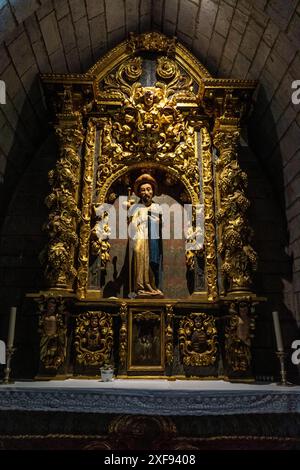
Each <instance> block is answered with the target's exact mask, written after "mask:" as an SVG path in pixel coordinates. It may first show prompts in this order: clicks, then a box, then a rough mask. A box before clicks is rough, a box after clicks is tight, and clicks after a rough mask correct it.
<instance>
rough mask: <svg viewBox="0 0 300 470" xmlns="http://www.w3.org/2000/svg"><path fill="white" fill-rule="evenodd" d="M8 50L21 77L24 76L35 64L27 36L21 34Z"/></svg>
mask: <svg viewBox="0 0 300 470" xmlns="http://www.w3.org/2000/svg"><path fill="white" fill-rule="evenodd" d="M8 49H9V53H10V55H11V58H12V61H13V63H14V65H15V67H16V69H17V72H18V74H19V76H22V75H23V74H24V73H25V72H26V71H27V70H28V69H29V68H30V67H32V66H33V64H34V63H35V57H34V55H33V53H32V49H31V47H30V43H29V41H28V38H27V35H26V34H25V33H23V34H21V36H19V37H18V38H17V39H16V40H15V41H14V42H12V43H11V44H10V45H9V46H8Z"/></svg>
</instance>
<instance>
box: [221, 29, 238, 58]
mask: <svg viewBox="0 0 300 470" xmlns="http://www.w3.org/2000/svg"><path fill="white" fill-rule="evenodd" d="M241 40H242V35H241V33H239V32H238V31H237V30H236V29H234V28H231V29H230V31H229V34H228V37H227V40H226V44H225V47H224V51H223V54H224V56H225V57H226V58H227V59H228V60H230V61H232V62H233V60H234V58H235V56H236V54H237V52H238V50H239V47H240V43H241Z"/></svg>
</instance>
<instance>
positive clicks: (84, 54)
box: [79, 45, 94, 72]
mask: <svg viewBox="0 0 300 470" xmlns="http://www.w3.org/2000/svg"><path fill="white" fill-rule="evenodd" d="M79 58H80V64H81V71H82V72H86V71H87V70H88V69H89V68H90V67H91V66H92V64H93V62H94V59H93V57H92V51H91V47H90V45H89V46H87V47H86V48H85V49H82V50H79Z"/></svg>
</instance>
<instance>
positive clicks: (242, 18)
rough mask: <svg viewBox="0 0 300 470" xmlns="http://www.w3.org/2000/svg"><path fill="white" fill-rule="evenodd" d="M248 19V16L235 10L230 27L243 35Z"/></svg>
mask: <svg viewBox="0 0 300 470" xmlns="http://www.w3.org/2000/svg"><path fill="white" fill-rule="evenodd" d="M248 18H249V14H246V13H244V12H242V11H240V10H235V11H234V15H233V18H232V24H231V26H232V27H234V28H235V29H237V30H238V31H239V32H240V33H241V34H243V33H244V31H245V28H246V25H247V23H248Z"/></svg>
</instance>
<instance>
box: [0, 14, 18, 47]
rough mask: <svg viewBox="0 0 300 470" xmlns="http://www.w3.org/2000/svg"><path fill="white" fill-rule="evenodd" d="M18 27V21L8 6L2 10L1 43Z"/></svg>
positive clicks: (0, 24) (0, 16) (0, 22)
mask: <svg viewBox="0 0 300 470" xmlns="http://www.w3.org/2000/svg"><path fill="white" fill-rule="evenodd" d="M15 26H16V21H15V19H14V17H13V15H12V13H11V11H10V8H9V6H8V5H5V6H4V7H3V8H1V10H0V43H1V42H2V41H3V40H4V39H5V37H6V35H7V33H8V32H9V31H12V30H13V29H14V28H15Z"/></svg>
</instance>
